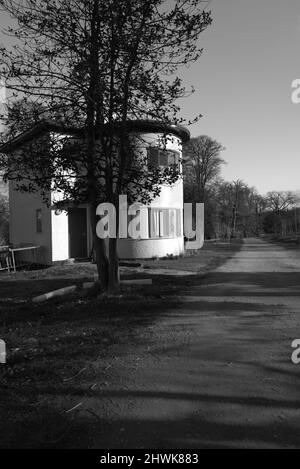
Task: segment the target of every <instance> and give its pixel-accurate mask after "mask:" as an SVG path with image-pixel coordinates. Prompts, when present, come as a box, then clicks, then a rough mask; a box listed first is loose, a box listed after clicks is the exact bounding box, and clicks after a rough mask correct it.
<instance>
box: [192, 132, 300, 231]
mask: <svg viewBox="0 0 300 469" xmlns="http://www.w3.org/2000/svg"><path fill="white" fill-rule="evenodd" d="M224 150H225V148H224V147H223V146H222V145H221V144H220V143H219V142H217V141H216V140H214V139H212V138H211V137H208V136H206V135H202V136H199V137H195V138H192V139H191V140H190V142H188V143H187V144H186V145H185V146H184V149H183V169H184V198H185V202H192V203H196V202H204V209H205V238H206V239H214V238H222V239H232V238H237V237H239V238H244V237H249V236H260V235H262V234H274V235H275V236H277V237H278V236H287V235H290V234H297V233H300V206H298V207H297V204H298V203H299V196H297V194H295V193H293V192H289V191H281V192H280V191H278V192H275V191H273V192H268V193H267V194H266V195H265V196H262V195H260V194H259V193H258V192H257V190H256V188H255V187H250V186H248V185H247V184H246V183H245V182H244V181H242V180H240V179H237V180H235V181H231V182H228V181H224V180H223V179H222V178H221V177H220V173H221V169H222V166H223V165H224V164H226V161H225V160H224V159H223V158H222V156H221V154H222V152H223V151H224Z"/></svg>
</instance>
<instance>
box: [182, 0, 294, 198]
mask: <svg viewBox="0 0 300 469" xmlns="http://www.w3.org/2000/svg"><path fill="white" fill-rule="evenodd" d="M209 8H210V9H211V11H212V16H213V24H212V25H211V26H210V27H209V28H208V29H207V30H206V31H205V32H204V33H202V34H201V35H200V43H201V45H202V46H203V48H204V52H203V55H202V56H201V58H200V59H199V61H198V63H196V64H195V65H193V66H192V67H191V68H190V69H189V70H188V71H187V72H186V73H185V74H184V77H185V81H186V83H187V84H188V83H193V84H194V85H195V86H196V89H197V91H196V93H195V94H194V95H193V96H192V97H190V98H187V99H185V100H182V102H181V108H182V112H183V115H184V117H186V118H188V117H191V116H192V115H195V114H197V113H199V112H200V113H201V114H203V117H202V119H201V120H200V121H199V122H198V123H197V124H195V125H194V126H192V127H190V131H191V133H192V136H194V137H195V136H198V135H202V134H205V135H209V136H211V137H213V138H215V139H216V140H218V141H219V142H220V143H222V144H223V145H224V146H225V147H226V151H224V152H223V158H224V159H225V160H226V161H227V163H228V164H227V165H226V166H225V167H224V168H223V170H222V177H223V178H224V179H226V180H236V179H242V180H244V181H245V182H247V183H248V184H249V185H251V186H256V187H257V189H258V190H259V192H260V193H262V194H264V193H266V192H267V191H270V190H299V189H300V104H298V105H297V104H293V103H292V100H291V93H292V91H293V90H292V88H291V83H292V81H293V80H295V79H297V78H300V2H299V0H288V1H285V2H284V1H283V0H251V1H250V0H212V1H211V3H210V6H209ZM201 36H202V37H201Z"/></svg>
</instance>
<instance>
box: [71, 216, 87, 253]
mask: <svg viewBox="0 0 300 469" xmlns="http://www.w3.org/2000/svg"><path fill="white" fill-rule="evenodd" d="M68 219H69V256H70V258H75V259H80V258H86V257H88V253H87V209H86V208H77V207H76V208H70V209H69V210H68Z"/></svg>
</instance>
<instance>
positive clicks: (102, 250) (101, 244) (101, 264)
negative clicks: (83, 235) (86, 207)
mask: <svg viewBox="0 0 300 469" xmlns="http://www.w3.org/2000/svg"><path fill="white" fill-rule="evenodd" d="M90 224H91V229H92V234H93V247H94V253H95V260H96V265H97V272H98V281H99V286H100V291H101V292H102V293H103V292H106V291H107V289H108V278H109V272H108V258H107V254H106V246H105V240H104V239H101V238H99V237H98V236H97V233H96V226H97V220H96V204H95V203H94V204H91V205H90Z"/></svg>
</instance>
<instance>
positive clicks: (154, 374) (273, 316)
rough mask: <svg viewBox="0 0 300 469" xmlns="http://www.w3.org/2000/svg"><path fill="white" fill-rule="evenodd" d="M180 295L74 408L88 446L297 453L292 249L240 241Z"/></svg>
mask: <svg viewBox="0 0 300 469" xmlns="http://www.w3.org/2000/svg"><path fill="white" fill-rule="evenodd" d="M195 283H196V282H195ZM181 296H182V297H181V298H178V299H176V301H175V302H174V308H168V310H166V311H165V312H164V313H162V315H161V316H160V318H159V319H158V320H157V321H156V322H155V323H154V324H152V325H151V326H150V327H149V328H148V329H147V331H146V333H145V336H144V337H143V338H142V339H143V340H142V343H141V344H139V345H137V347H136V349H133V348H131V349H130V350H128V352H127V351H126V355H125V356H124V357H123V359H122V360H121V361H118V359H117V358H116V361H115V362H114V363H113V367H112V368H113V374H112V378H111V381H110V382H109V383H105V384H104V385H103V384H101V383H100V384H99V386H98V388H97V389H96V390H95V395H94V396H90V397H89V398H87V399H86V401H85V402H84V405H85V407H86V408H89V409H92V411H93V412H94V413H95V414H96V415H97V416H98V418H99V422H101V423H99V424H96V426H95V429H94V430H95V438H94V443H93V446H94V447H95V448H107V447H109V448H136V447H138V448H195V449H196V448H198V449H201V448H210V447H212V448H224V447H225V448H239V447H242V448H245V447H255V448H266V447H270V448H280V447H298V448H299V447H300V365H294V364H293V363H292V362H291V354H292V348H291V342H292V341H293V340H294V339H296V338H300V252H299V250H298V251H297V250H286V249H284V248H280V247H278V246H275V245H271V244H267V243H265V242H263V241H261V240H257V239H248V240H246V241H245V243H244V245H243V247H242V249H241V251H239V252H238V253H236V254H235V256H234V257H233V258H232V259H231V260H229V261H228V262H227V263H225V264H224V265H223V266H221V267H219V268H218V269H216V270H215V271H213V272H211V273H210V274H208V275H207V277H206V278H204V279H199V280H198V284H195V286H189V287H187V288H186V289H183V292H181ZM173 300H174V299H173ZM97 425H98V427H97ZM99 425H100V426H101V429H100V427H99Z"/></svg>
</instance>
